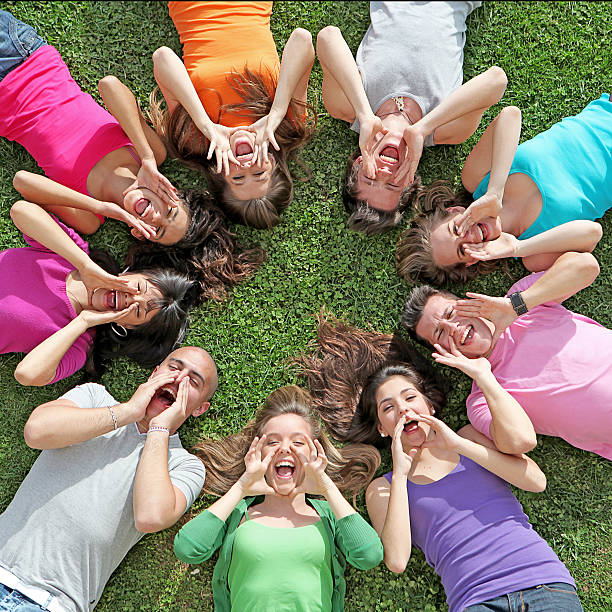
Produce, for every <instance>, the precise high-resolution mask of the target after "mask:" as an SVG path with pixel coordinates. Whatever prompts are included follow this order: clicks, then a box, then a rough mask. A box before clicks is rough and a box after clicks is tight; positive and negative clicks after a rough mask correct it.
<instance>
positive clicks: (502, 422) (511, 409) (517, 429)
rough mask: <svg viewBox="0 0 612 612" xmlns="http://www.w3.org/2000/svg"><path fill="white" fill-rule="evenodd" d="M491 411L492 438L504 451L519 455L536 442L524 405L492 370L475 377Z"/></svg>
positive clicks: (530, 448)
mask: <svg viewBox="0 0 612 612" xmlns="http://www.w3.org/2000/svg"><path fill="white" fill-rule="evenodd" d="M475 382H476V384H477V385H478V386H479V387H480V390H481V391H482V392H483V394H484V396H485V399H486V400H487V404H488V406H489V410H490V412H491V417H492V419H493V420H492V422H491V437H492V438H493V442H495V446H497V448H498V449H499V450H500V451H501V452H503V453H511V454H520V453H526V452H529V451H530V450H532V449H533V448H534V447H535V445H536V444H537V438H536V432H535V430H534V428H533V423H532V422H531V419H530V418H529V417H528V416H527V413H526V412H525V410H524V409H523V407H522V406H521V405H520V404H519V403H518V402H517V401H516V400H515V399H514V398H513V397H512V396H511V395H510V393H508V392H507V391H506V390H505V389H504V388H503V387H502V386H501V385H500V384H499V382H498V381H497V379H496V378H495V376H494V375H493V374H492V373H491V372H487V373H486V374H483V375H482V376H480V377H478V379H477V380H475Z"/></svg>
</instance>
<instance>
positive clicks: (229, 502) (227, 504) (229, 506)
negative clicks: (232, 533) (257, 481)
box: [208, 480, 245, 521]
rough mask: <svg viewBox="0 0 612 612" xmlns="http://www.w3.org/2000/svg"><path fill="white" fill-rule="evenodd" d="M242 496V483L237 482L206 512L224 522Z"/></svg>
mask: <svg viewBox="0 0 612 612" xmlns="http://www.w3.org/2000/svg"><path fill="white" fill-rule="evenodd" d="M244 496H245V495H244V489H243V488H242V483H241V482H240V480H238V481H237V482H235V483H234V484H233V485H232V486H231V488H230V490H229V491H228V492H227V493H226V494H225V495H223V497H220V498H219V499H218V500H217V501H216V502H215V503H214V504H212V505H211V506H209V507H208V511H209V512H210V513H211V514H214V515H215V516H216V517H217V518H219V519H221V520H222V521H226V520H227V517H228V516H229V515H230V514H231V513H232V511H233V510H234V508H235V507H236V506H237V505H238V503H239V502H240V500H241V499H242V498H243V497H244Z"/></svg>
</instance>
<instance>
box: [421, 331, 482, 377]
mask: <svg viewBox="0 0 612 612" xmlns="http://www.w3.org/2000/svg"><path fill="white" fill-rule="evenodd" d="M448 343H449V350H448V351H447V350H446V349H445V348H444V347H442V346H441V345H440V344H434V348H435V349H436V352H435V353H432V357H433V358H434V360H435V361H436V363H441V364H443V365H447V366H449V367H451V368H455V369H456V370H461V372H463V373H464V374H467V375H468V376H469V377H470V378H471V379H472V380H475V379H477V378H478V377H479V376H482V375H483V374H486V373H488V372H491V364H490V363H489V360H488V359H487V358H486V357H476V358H474V359H472V358H470V357H466V356H465V355H463V354H462V353H460V352H459V350H458V349H457V346H456V345H455V341H454V340H453V337H452V336H449V338H448Z"/></svg>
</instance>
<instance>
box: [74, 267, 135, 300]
mask: <svg viewBox="0 0 612 612" xmlns="http://www.w3.org/2000/svg"><path fill="white" fill-rule="evenodd" d="M78 272H79V276H80V277H81V281H82V282H83V284H84V285H85V287H86V288H87V303H88V304H91V296H92V295H93V293H94V291H95V290H96V289H116V290H117V291H123V292H124V293H130V294H132V295H135V294H136V293H138V287H137V284H136V283H135V282H134V281H130V280H129V279H127V278H121V277H120V276H113V275H112V274H109V273H108V272H106V271H105V270H103V269H102V268H101V267H100V266H99V265H98V264H97V263H94V262H93V261H92V260H91V259H90V258H89V257H87V260H86V261H85V262H84V264H83V265H82V266H81V267H80V268H78Z"/></svg>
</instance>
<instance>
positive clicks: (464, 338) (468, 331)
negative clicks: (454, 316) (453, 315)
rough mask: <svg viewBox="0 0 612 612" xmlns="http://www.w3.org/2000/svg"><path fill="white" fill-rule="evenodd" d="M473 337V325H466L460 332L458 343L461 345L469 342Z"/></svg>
mask: <svg viewBox="0 0 612 612" xmlns="http://www.w3.org/2000/svg"><path fill="white" fill-rule="evenodd" d="M473 337H474V326H473V325H468V326H467V327H466V328H465V329H464V330H463V333H462V334H461V338H460V339H459V344H461V345H462V346H463V345H464V344H469V343H470V342H471V341H472V338H473Z"/></svg>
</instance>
